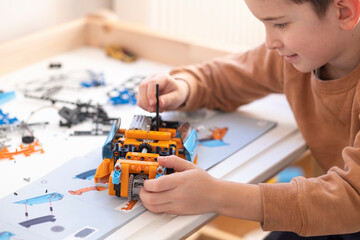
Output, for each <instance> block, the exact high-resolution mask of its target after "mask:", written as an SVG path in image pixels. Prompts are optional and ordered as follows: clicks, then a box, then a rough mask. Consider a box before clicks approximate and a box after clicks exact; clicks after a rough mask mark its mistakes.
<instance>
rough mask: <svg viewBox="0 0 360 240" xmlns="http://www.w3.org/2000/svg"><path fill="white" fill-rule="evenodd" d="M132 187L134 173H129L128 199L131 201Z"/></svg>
mask: <svg viewBox="0 0 360 240" xmlns="http://www.w3.org/2000/svg"><path fill="white" fill-rule="evenodd" d="M133 189H134V174H130V177H129V189H128V200H129V201H131V199H132V195H133Z"/></svg>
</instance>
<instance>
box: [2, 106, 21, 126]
mask: <svg viewBox="0 0 360 240" xmlns="http://www.w3.org/2000/svg"><path fill="white" fill-rule="evenodd" d="M18 121H19V120H18V119H17V118H9V114H8V113H4V112H3V111H2V110H1V109H0V125H5V124H14V123H16V122H18Z"/></svg>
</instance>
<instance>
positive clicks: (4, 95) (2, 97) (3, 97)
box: [0, 91, 15, 105]
mask: <svg viewBox="0 0 360 240" xmlns="http://www.w3.org/2000/svg"><path fill="white" fill-rule="evenodd" d="M14 98H15V92H14V91H11V92H3V91H0V105H1V104H3V103H6V102H8V101H10V100H12V99H14Z"/></svg>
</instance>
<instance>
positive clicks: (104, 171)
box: [94, 158, 114, 183]
mask: <svg viewBox="0 0 360 240" xmlns="http://www.w3.org/2000/svg"><path fill="white" fill-rule="evenodd" d="M113 170H114V165H113V164H112V159H109V158H105V159H104V160H103V161H102V162H101V163H100V165H99V167H98V168H97V169H96V172H95V178H94V180H95V183H98V182H99V180H100V179H104V178H106V177H109V176H110V173H111V172H112V171H113ZM102 182H103V181H102Z"/></svg>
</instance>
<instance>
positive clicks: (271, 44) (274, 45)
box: [265, 33, 283, 50]
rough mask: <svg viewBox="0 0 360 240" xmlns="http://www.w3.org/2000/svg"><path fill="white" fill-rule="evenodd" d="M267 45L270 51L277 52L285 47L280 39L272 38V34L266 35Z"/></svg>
mask: <svg viewBox="0 0 360 240" xmlns="http://www.w3.org/2000/svg"><path fill="white" fill-rule="evenodd" d="M265 45H266V47H267V48H268V49H270V50H276V49H279V48H281V47H282V46H283V44H282V42H281V40H280V39H278V38H276V37H275V36H272V35H271V34H268V33H266V41H265Z"/></svg>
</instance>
